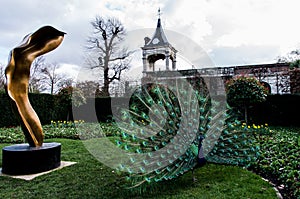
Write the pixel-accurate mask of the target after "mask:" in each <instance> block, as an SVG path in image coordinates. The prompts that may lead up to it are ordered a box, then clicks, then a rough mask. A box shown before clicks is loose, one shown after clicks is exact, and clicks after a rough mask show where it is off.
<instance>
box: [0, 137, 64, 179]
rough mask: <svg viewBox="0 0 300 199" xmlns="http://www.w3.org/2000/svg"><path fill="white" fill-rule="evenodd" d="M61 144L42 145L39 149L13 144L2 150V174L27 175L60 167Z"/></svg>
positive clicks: (27, 145)
mask: <svg viewBox="0 0 300 199" xmlns="http://www.w3.org/2000/svg"><path fill="white" fill-rule="evenodd" d="M60 152H61V144H60V143H56V142H52V143H43V145H42V146H41V147H30V146H29V144H15V145H11V146H7V147H4V148H3V149H2V173H4V174H8V175H27V174H34V173H40V172H44V171H49V170H51V169H55V168H57V167H59V166H60Z"/></svg>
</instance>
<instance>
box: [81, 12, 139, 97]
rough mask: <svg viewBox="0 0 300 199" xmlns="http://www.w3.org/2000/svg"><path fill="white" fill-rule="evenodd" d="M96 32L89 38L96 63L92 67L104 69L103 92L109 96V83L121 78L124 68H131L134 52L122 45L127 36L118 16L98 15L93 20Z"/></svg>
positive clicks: (89, 45)
mask: <svg viewBox="0 0 300 199" xmlns="http://www.w3.org/2000/svg"><path fill="white" fill-rule="evenodd" d="M91 25H92V26H93V29H94V32H93V34H92V36H90V37H89V38H88V40H87V42H88V46H87V49H88V50H93V51H94V53H95V54H94V55H96V57H93V58H94V60H97V61H96V63H97V64H95V65H92V66H90V68H91V69H95V68H101V69H103V87H102V94H103V95H104V96H109V85H110V83H111V82H113V81H114V80H120V79H121V74H122V72H123V71H124V70H126V69H128V68H129V64H130V55H131V54H132V53H133V52H132V51H129V50H128V49H127V48H126V47H124V46H122V41H124V39H125V36H126V31H125V28H124V26H123V24H122V23H121V22H120V21H119V20H118V19H116V18H107V19H106V18H103V17H100V16H96V17H95V20H94V21H92V22H91Z"/></svg>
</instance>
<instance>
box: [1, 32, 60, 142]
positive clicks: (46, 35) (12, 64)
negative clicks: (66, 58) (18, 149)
mask: <svg viewBox="0 0 300 199" xmlns="http://www.w3.org/2000/svg"><path fill="white" fill-rule="evenodd" d="M64 35H65V33H64V32H61V31H59V30H57V29H55V28H53V27H52V26H43V27H41V28H40V29H38V30H37V31H36V32H34V33H32V34H29V35H27V36H25V37H24V39H23V42H22V43H21V44H20V45H19V46H17V47H16V48H14V49H13V50H12V51H11V52H10V57H9V62H8V65H7V67H6V69H5V76H6V85H5V88H6V92H7V93H8V95H9V96H10V98H11V99H12V106H13V111H14V113H15V115H16V116H17V117H18V118H19V119H20V123H21V127H22V131H23V133H24V135H25V137H26V140H27V142H28V143H29V145H30V146H31V147H39V146H42V144H43V140H44V133H43V129H42V125H41V122H40V120H39V117H38V116H37V114H36V112H35V111H34V109H33V108H32V106H31V104H30V102H29V98H28V84H29V78H30V67H31V64H32V62H33V61H34V59H35V58H36V57H38V56H40V55H43V54H45V53H47V52H49V51H52V50H54V49H55V48H57V47H58V46H59V45H60V44H61V42H62V41H63V38H64Z"/></svg>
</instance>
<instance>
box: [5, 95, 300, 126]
mask: <svg viewBox="0 0 300 199" xmlns="http://www.w3.org/2000/svg"><path fill="white" fill-rule="evenodd" d="M29 100H30V102H31V104H32V106H33V108H34V110H35V111H36V113H37V114H38V116H39V118H40V120H41V123H42V124H49V123H51V120H54V121H58V120H62V121H63V120H73V119H74V120H84V121H86V122H97V121H101V122H106V121H109V120H110V119H111V118H112V115H116V114H114V113H115V111H116V110H118V109H119V108H120V107H127V108H128V102H129V98H126V97H118V98H94V99H87V103H86V104H83V105H82V106H80V107H73V108H72V104H71V101H70V99H69V98H68V97H66V96H63V95H50V94H32V93H31V94H29ZM299 102H300V95H295V94H294V95H292V94H285V95H268V97H267V100H266V101H265V102H262V103H258V104H256V105H254V106H252V107H250V109H249V118H250V119H251V122H253V123H255V124H264V123H268V124H269V125H273V126H300V122H299V116H298V115H299V113H300V103H299ZM0 114H1V120H0V127H10V126H17V125H19V122H18V121H17V119H16V117H15V116H14V114H13V113H12V109H11V104H10V99H9V97H8V96H7V94H6V93H3V92H0ZM73 116H74V117H73Z"/></svg>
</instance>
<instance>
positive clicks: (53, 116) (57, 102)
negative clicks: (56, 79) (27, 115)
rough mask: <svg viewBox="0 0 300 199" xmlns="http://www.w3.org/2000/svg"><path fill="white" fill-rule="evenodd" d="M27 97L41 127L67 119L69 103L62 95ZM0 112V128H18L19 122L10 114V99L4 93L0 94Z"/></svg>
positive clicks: (30, 95) (32, 94) (35, 94)
mask: <svg viewBox="0 0 300 199" xmlns="http://www.w3.org/2000/svg"><path fill="white" fill-rule="evenodd" d="M28 97H29V101H30V104H31V105H32V107H33V109H34V110H35V112H36V113H37V115H38V116H39V119H40V121H41V123H42V124H43V125H44V124H50V122H51V120H65V119H66V118H67V115H68V112H69V109H68V108H69V107H70V106H71V101H70V100H67V99H66V97H65V96H64V95H50V94H37V93H29V96H28ZM0 112H1V120H0V127H10V126H19V121H18V120H17V118H16V117H15V115H14V113H13V112H12V107H11V99H10V98H9V96H8V95H7V94H6V93H5V92H0Z"/></svg>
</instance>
